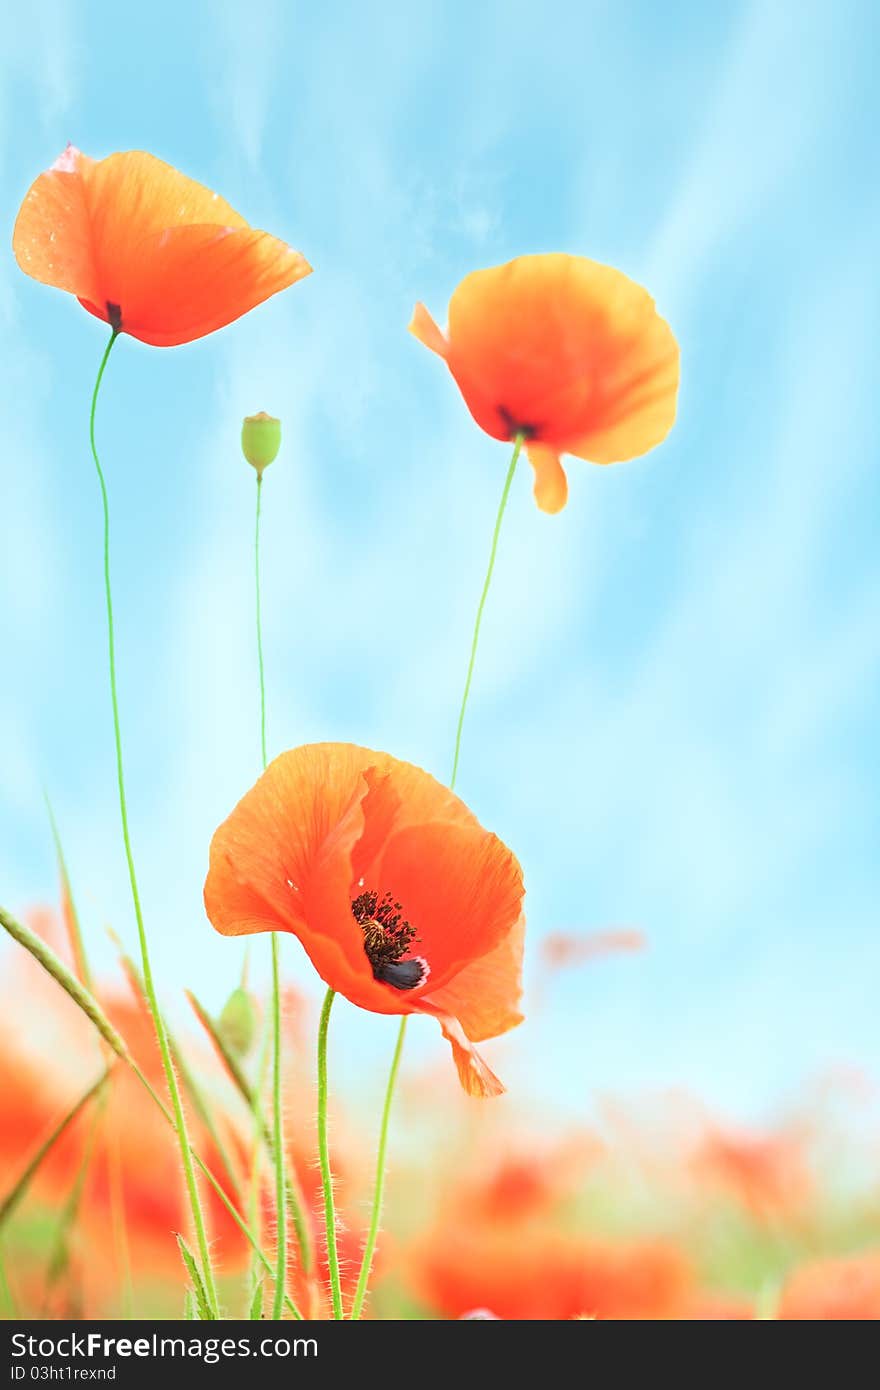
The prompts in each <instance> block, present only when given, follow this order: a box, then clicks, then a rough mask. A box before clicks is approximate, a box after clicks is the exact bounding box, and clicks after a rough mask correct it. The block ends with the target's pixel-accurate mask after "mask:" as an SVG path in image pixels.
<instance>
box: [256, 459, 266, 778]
mask: <svg viewBox="0 0 880 1390" xmlns="http://www.w3.org/2000/svg"><path fill="white" fill-rule="evenodd" d="M262 500H263V475H262V473H258V474H257V522H256V527H255V529H254V577H255V580H256V586H255V587H256V591H257V664H258V666H259V670H260V753H261V755H262V759H263V767H264V768H265V766H266V763H267V762H268V761H269V760H268V758H267V756H266V670H265V666H264V664H263V616H262V602H261V598H260V509H261V505H262Z"/></svg>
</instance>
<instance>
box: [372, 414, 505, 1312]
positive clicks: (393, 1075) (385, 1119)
mask: <svg viewBox="0 0 880 1390" xmlns="http://www.w3.org/2000/svg"><path fill="white" fill-rule="evenodd" d="M524 443H525V436H524V435H522V434H518V435H517V436H516V439H515V440H514V445H513V454H512V455H511V459H510V464H509V465H508V469H507V476H506V477H505V479H504V487H503V489H502V492H501V501H500V502H499V504H498V514H497V516H496V517H495V529H494V531H493V532H492V547H491V549H490V551H489V565H488V568H487V570H486V578H485V579H484V581H483V590H482V593H481V594H480V602H479V604H478V605H477V617H476V622H475V623H474V635H473V640H472V642H471V654H470V660H469V661H468V668H467V677H466V679H465V683H464V694H463V695H462V697H461V709H460V710H459V713H458V726H457V728H456V730H455V754H454V757H453V760H452V776H451V777H450V779H449V789H450V791H454V790H455V782H456V778H457V777H458V764H459V759H460V757H461V734H462V730H463V728H464V716H465V712H466V710H467V704H468V697H469V696H470V693H471V684H472V682H473V678H474V666H475V665H476V660H477V647H478V646H479V642H480V628H481V626H482V622H483V610H484V608H485V607H486V599H487V598H488V597H489V588H490V585H491V583H492V574H493V571H494V569H495V557H496V555H497V553H498V540H499V537H500V535H501V524H502V522H503V521H504V513H505V511H506V509H507V499H508V497H509V496H510V489H511V487H512V486H513V476H514V474H515V473H516V465H517V463H518V462H519V456H520V453H521V452H522V446H523V444H524ZM405 1036H406V1014H404V1015H403V1017H402V1018H401V1020H400V1028H399V1030H398V1034H397V1046H396V1047H395V1049H394V1057H393V1059H392V1062H391V1072H390V1074H389V1077H388V1088H387V1090H386V1092H385V1108H384V1110H383V1112H382V1126H381V1129H380V1130H379V1151H378V1161H377V1164H376V1186H375V1190H374V1193H373V1206H372V1210H371V1213H370V1230H369V1235H368V1236H367V1244H366V1246H365V1247H364V1258H363V1261H362V1263H361V1271H360V1275H359V1277H358V1283H357V1291H356V1293H355V1298H354V1304H353V1305H352V1310H351V1316H352V1318H359V1317H360V1315H361V1309H362V1308H363V1303H364V1297H365V1295H366V1291H367V1282H368V1280H369V1277H370V1267H371V1265H372V1262H373V1252H374V1250H375V1246H376V1236H377V1234H378V1230H379V1221H380V1219H381V1216H382V1198H383V1194H384V1189H385V1151H386V1148H387V1145H388V1124H389V1120H390V1118H391V1103H392V1100H393V1098H394V1086H395V1082H396V1081H397V1072H398V1069H399V1067H400V1056H401V1053H402V1051H403V1041H404V1038H405Z"/></svg>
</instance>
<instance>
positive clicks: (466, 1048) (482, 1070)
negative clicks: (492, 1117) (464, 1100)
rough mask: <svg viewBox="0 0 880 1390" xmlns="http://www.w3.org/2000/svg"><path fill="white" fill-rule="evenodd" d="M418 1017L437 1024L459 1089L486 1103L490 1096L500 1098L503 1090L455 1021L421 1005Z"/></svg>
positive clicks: (448, 1015)
mask: <svg viewBox="0 0 880 1390" xmlns="http://www.w3.org/2000/svg"><path fill="white" fill-rule="evenodd" d="M419 1012H420V1013H429V1014H431V1015H433V1017H434V1018H436V1019H437V1021H438V1022H439V1024H440V1028H441V1030H442V1032H443V1036H444V1038H446V1040H447V1042H448V1043H449V1044H450V1046H451V1047H452V1059H453V1061H454V1062H455V1068H456V1071H457V1072H458V1079H459V1081H460V1082H461V1085H462V1089H463V1090H465V1091H466V1092H467V1094H468V1095H469V1096H475V1097H476V1098H477V1099H478V1100H489V1099H490V1098H491V1097H492V1096H502V1095H504V1091H505V1087H504V1085H503V1084H502V1082H500V1081H499V1080H498V1077H497V1076H496V1075H495V1073H494V1072H493V1071H492V1069H491V1067H488V1066H487V1065H486V1063H485V1062H484V1060H483V1058H482V1057H481V1056H480V1054H479V1052H478V1051H477V1049H476V1048H475V1047H474V1045H473V1043H472V1042H471V1041H470V1039H469V1038H468V1036H467V1034H466V1033H465V1031H464V1029H463V1028H462V1026H461V1024H460V1023H459V1021H458V1019H457V1018H453V1017H452V1015H451V1014H444V1013H442V1012H438V1011H437V1010H436V1009H432V1008H431V1007H430V1005H429V1004H427V1003H423V1004H422V1005H421V1008H420V1010H419Z"/></svg>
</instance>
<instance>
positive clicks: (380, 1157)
mask: <svg viewBox="0 0 880 1390" xmlns="http://www.w3.org/2000/svg"><path fill="white" fill-rule="evenodd" d="M406 1018H407V1016H406V1014H404V1015H403V1017H402V1018H401V1020H400V1028H399V1029H398V1033H397V1044H396V1046H395V1048H394V1056H393V1058H392V1059H391V1071H390V1072H389V1073H388V1086H387V1087H386V1090H385V1106H384V1109H383V1111H382V1125H381V1128H380V1130H379V1150H378V1153H377V1156H376V1186H375V1189H374V1192H373V1209H372V1212H371V1213H370V1229H369V1232H368V1234H367V1243H366V1245H365V1246H364V1258H363V1260H362V1261H361V1272H360V1274H359V1275H358V1281H357V1288H356V1290H355V1295H354V1303H353V1304H352V1306H351V1318H352V1321H353V1322H356V1321H357V1319H358V1318H359V1317H360V1315H361V1309H362V1308H363V1306H364V1299H365V1298H366V1295H367V1284H368V1283H369V1281H370V1271H371V1270H372V1267H373V1254H374V1252H375V1249H376V1239H377V1237H378V1235H379V1222H380V1220H381V1219H382V1201H383V1198H384V1195H385V1151H386V1149H387V1147H388V1124H389V1121H390V1119H391V1104H392V1101H393V1100H394V1087H395V1085H396V1084H397V1073H398V1071H399V1069H400V1059H401V1057H402V1056H403V1043H404V1039H405V1038H406Z"/></svg>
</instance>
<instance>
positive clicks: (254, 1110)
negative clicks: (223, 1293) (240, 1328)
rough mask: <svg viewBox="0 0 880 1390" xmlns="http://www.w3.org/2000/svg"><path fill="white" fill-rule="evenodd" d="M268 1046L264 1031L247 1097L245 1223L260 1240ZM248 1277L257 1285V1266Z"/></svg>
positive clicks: (268, 1148)
mask: <svg viewBox="0 0 880 1390" xmlns="http://www.w3.org/2000/svg"><path fill="white" fill-rule="evenodd" d="M270 1042H271V1032H270V1029H269V1028H268V1027H267V1028H266V1029H265V1030H264V1035H263V1042H262V1044H261V1046H260V1054H259V1060H258V1062H257V1079H256V1082H255V1083H254V1087H253V1089H252V1090H250V1091H249V1094H250V1107H249V1108H250V1112H251V1118H252V1120H253V1125H254V1151H253V1155H252V1157H251V1174H250V1182H249V1184H248V1205H247V1214H248V1221H249V1222H250V1224H251V1227H252V1229H253V1230H254V1231H256V1233H257V1236H258V1237H260V1238H262V1234H263V1228H262V1223H261V1220H260V1186H261V1178H262V1167H263V1165H262V1156H263V1146H264V1145H265V1146H266V1151H267V1153H268V1154H269V1155H270V1157H271V1154H272V1145H271V1138H272V1136H271V1132H270V1130H269V1126H268V1125H267V1124H266V1121H265V1120H264V1119H263V1112H262V1109H261V1097H262V1096H263V1094H264V1093H265V1088H266V1072H267V1069H268V1066H269V1044H270ZM245 1084H246V1085H247V1083H245ZM261 1137H262V1144H261V1142H260V1140H261ZM267 1140H269V1141H270V1142H269V1143H268V1144H267ZM294 1219H295V1218H294ZM251 1274H252V1277H253V1279H254V1282H255V1283H256V1281H257V1280H258V1279H259V1273H258V1270H257V1267H256V1264H254V1263H253V1262H252V1264H251Z"/></svg>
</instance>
